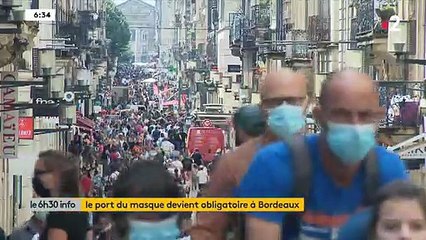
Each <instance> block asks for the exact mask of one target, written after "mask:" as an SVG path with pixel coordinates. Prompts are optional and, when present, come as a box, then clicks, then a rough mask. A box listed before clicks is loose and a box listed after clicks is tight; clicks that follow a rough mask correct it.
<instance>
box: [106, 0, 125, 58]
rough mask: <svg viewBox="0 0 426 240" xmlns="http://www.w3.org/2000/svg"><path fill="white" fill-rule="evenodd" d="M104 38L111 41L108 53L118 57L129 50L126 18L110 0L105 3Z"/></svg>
mask: <svg viewBox="0 0 426 240" xmlns="http://www.w3.org/2000/svg"><path fill="white" fill-rule="evenodd" d="M106 36H107V38H108V39H110V40H111V43H110V49H109V50H110V53H111V55H113V56H114V57H120V56H121V55H122V54H123V53H125V52H126V51H127V50H128V48H129V41H130V30H129V24H127V21H126V17H125V16H124V15H123V13H122V12H121V11H120V9H118V8H117V6H116V5H115V4H114V2H113V1H112V0H107V1H106Z"/></svg>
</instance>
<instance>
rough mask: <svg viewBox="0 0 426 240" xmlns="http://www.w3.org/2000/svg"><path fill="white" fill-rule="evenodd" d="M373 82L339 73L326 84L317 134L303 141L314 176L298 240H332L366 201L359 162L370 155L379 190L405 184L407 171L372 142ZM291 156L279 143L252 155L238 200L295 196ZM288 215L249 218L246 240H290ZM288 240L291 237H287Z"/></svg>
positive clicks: (318, 111)
mask: <svg viewBox="0 0 426 240" xmlns="http://www.w3.org/2000/svg"><path fill="white" fill-rule="evenodd" d="M382 114H383V111H381V109H380V107H379V102H378V94H377V92H376V91H375V86H374V83H373V81H372V80H371V79H370V78H369V77H368V76H367V75H364V74H360V73H358V72H353V71H343V72H339V73H336V74H333V76H331V78H329V79H327V80H325V81H324V82H323V85H322V89H321V97H320V102H319V106H318V107H316V109H315V110H314V115H315V117H316V119H317V120H318V122H319V123H320V124H321V127H322V129H323V132H322V133H321V135H319V136H317V135H313V136H309V137H306V144H307V148H308V149H309V155H310V157H311V165H312V173H311V178H312V179H311V183H312V184H311V187H310V192H309V195H308V196H309V198H308V199H306V205H305V212H304V213H303V214H301V216H300V219H299V221H300V226H299V231H300V232H299V237H301V238H302V239H336V238H337V235H338V231H339V227H340V226H342V225H343V224H344V223H345V222H346V221H347V220H348V218H349V217H350V215H352V214H354V213H355V212H356V211H357V210H358V209H359V208H361V207H362V206H363V201H364V197H365V188H364V183H365V179H366V171H365V169H366V168H365V167H363V165H364V164H362V163H363V161H362V160H363V159H365V158H366V156H367V155H368V154H369V152H371V151H372V152H374V153H375V157H376V164H377V169H378V173H377V174H378V185H379V186H382V185H385V184H387V183H389V182H391V181H393V180H396V179H406V178H407V176H406V174H405V167H404V165H403V163H402V161H401V160H400V159H399V157H398V156H397V155H396V154H393V153H390V152H387V151H386V150H385V149H384V148H382V147H379V146H377V145H376V143H375V130H376V125H375V124H374V123H375V122H377V120H379V119H380V117H381V116H382ZM292 161H293V157H292V151H291V150H290V148H289V147H288V146H287V145H286V144H284V143H283V142H276V143H272V144H270V145H268V146H266V147H264V148H263V149H261V150H260V151H259V152H258V153H257V154H256V156H255V158H254V160H253V162H252V164H251V166H250V168H249V170H248V172H247V174H246V175H245V177H244V178H243V180H242V182H241V184H240V187H239V189H238V193H239V196H241V197H294V196H295V194H294V191H295V189H294V185H295V181H294V177H295V174H294V171H293V163H292ZM285 216H286V213H283V212H253V213H248V216H247V222H246V234H247V239H248V240H257V239H280V237H281V236H283V239H289V237H288V232H290V231H288V229H286V227H284V229H286V230H284V232H283V233H282V226H283V225H284V226H285ZM290 239H291V238H290Z"/></svg>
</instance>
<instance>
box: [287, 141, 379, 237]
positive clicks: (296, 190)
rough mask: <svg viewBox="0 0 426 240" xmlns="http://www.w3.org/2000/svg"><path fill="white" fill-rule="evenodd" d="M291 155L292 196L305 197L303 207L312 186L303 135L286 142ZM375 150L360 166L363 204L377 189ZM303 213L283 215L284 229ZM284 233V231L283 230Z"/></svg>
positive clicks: (308, 157)
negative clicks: (362, 178)
mask: <svg viewBox="0 0 426 240" xmlns="http://www.w3.org/2000/svg"><path fill="white" fill-rule="evenodd" d="M286 144H287V145H288V146H289V147H290V149H291V152H292V155H293V172H294V186H293V196H295V197H303V198H305V207H306V206H307V201H308V200H309V193H310V190H311V187H312V174H313V173H312V171H313V169H312V160H311V159H312V158H311V156H310V153H311V152H310V149H309V146H308V145H307V144H306V140H305V137H304V136H299V137H296V138H294V139H293V141H292V142H291V143H286ZM377 163H378V161H377V157H376V152H375V150H374V149H373V150H371V151H370V152H369V153H368V155H367V157H366V158H365V159H364V160H363V163H362V167H364V169H365V173H366V178H365V181H364V189H365V190H364V191H365V194H364V199H363V206H368V205H371V204H372V201H373V200H374V197H375V193H376V192H377V190H378V189H379V187H380V186H379V185H380V183H379V177H380V172H379V167H378V164H377ZM301 215H303V213H288V214H286V216H285V224H284V229H289V228H288V227H289V226H299V219H300V217H301ZM284 234H285V232H284Z"/></svg>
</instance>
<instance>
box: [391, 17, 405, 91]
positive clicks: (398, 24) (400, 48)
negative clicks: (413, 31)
mask: <svg viewBox="0 0 426 240" xmlns="http://www.w3.org/2000/svg"><path fill="white" fill-rule="evenodd" d="M408 24H409V22H408V21H404V20H400V18H399V17H398V16H396V15H394V16H392V17H391V18H390V20H389V26H390V27H389V31H388V52H390V53H394V54H395V55H396V59H397V61H398V62H401V63H402V78H403V79H402V80H404V81H407V80H408V78H409V72H408V63H407V55H408V52H409V45H408V41H409V39H408V27H409V26H408ZM402 89H403V90H402V91H403V94H404V95H405V94H406V86H405V84H404V86H403V88H402Z"/></svg>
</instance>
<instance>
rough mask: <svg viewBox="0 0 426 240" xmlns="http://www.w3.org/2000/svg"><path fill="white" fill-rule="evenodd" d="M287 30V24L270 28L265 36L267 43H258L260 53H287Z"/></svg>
mask: <svg viewBox="0 0 426 240" xmlns="http://www.w3.org/2000/svg"><path fill="white" fill-rule="evenodd" d="M286 32H287V30H286V28H285V26H279V27H277V29H275V30H270V31H269V32H268V36H267V37H266V38H265V42H266V44H258V45H259V54H285V52H286V46H285V44H284V40H286Z"/></svg>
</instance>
